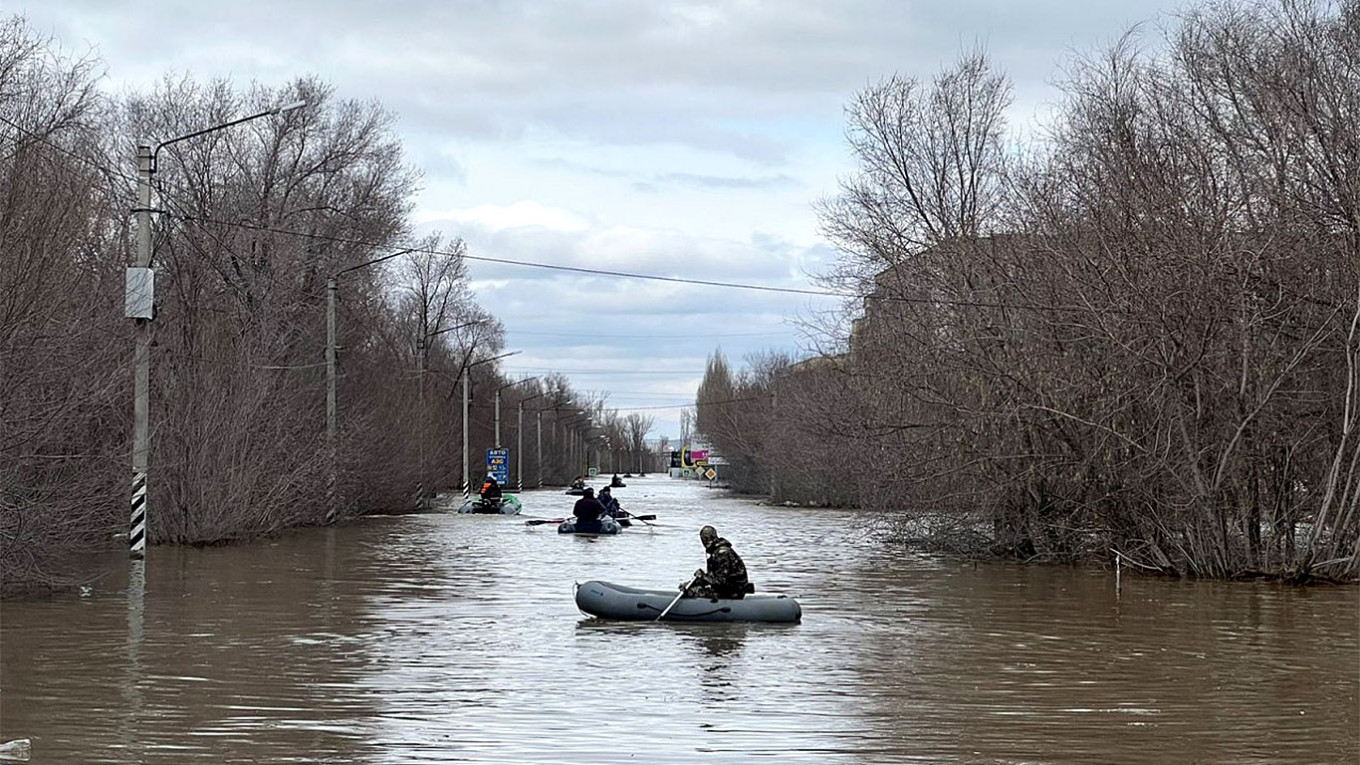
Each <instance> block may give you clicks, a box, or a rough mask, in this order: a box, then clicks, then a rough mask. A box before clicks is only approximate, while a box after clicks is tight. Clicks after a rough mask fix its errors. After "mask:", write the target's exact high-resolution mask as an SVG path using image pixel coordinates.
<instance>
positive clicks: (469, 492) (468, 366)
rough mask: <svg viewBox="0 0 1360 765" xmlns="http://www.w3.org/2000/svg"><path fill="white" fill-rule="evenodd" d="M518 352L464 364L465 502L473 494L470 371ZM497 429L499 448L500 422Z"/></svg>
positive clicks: (498, 408) (498, 412) (497, 413)
mask: <svg viewBox="0 0 1360 765" xmlns="http://www.w3.org/2000/svg"><path fill="white" fill-rule="evenodd" d="M518 353H520V351H510V352H509V353H502V354H501V355H499V356H492V357H491V358H489V359H482V360H481V361H474V362H472V363H471V364H464V365H463V501H464V502H466V501H467V500H468V499H469V498H471V496H472V483H471V482H470V480H469V479H470V477H471V476H470V475H469V465H468V458H469V454H468V408H469V404H470V402H471V399H470V398H469V396H468V377H469V375H470V373H471V371H472V368H473V367H475V366H479V365H481V364H489V363H491V362H493V361H500V360H501V359H504V358H508V357H510V356H514V355H516V354H518ZM498 392H499V391H498ZM497 402H498V403H497V406H496V419H497V420H498V421H499V419H500V406H499V399H497ZM496 430H497V433H496V446H497V447H498V448H499V447H500V440H501V437H500V433H499V431H500V425H499V422H498V424H497V426H496Z"/></svg>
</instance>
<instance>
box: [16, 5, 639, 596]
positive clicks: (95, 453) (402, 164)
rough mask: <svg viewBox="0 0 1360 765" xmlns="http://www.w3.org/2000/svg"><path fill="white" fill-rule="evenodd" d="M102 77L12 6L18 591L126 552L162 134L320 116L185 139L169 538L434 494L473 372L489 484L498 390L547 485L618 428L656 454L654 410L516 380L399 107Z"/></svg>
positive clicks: (158, 361)
mask: <svg viewBox="0 0 1360 765" xmlns="http://www.w3.org/2000/svg"><path fill="white" fill-rule="evenodd" d="M101 77H102V64H101V62H100V61H99V60H98V59H97V58H95V57H94V56H91V55H87V56H80V55H73V54H71V53H69V52H68V51H66V50H65V49H63V48H62V47H61V45H60V43H59V41H57V40H54V39H52V38H50V37H45V36H42V35H40V34H37V33H35V31H34V30H33V29H32V28H31V27H30V26H29V25H28V24H27V22H26V21H25V20H24V19H23V18H22V17H17V16H16V17H11V18H8V19H6V20H4V21H3V22H0V583H3V589H4V591H5V592H13V591H19V590H27V589H31V588H34V587H42V586H48V585H60V584H61V582H62V570H63V569H62V567H63V565H64V561H67V560H69V559H70V557H71V556H73V555H76V554H79V553H83V552H88V551H94V550H106V549H108V548H109V547H110V546H112V545H115V544H116V542H115V541H114V537H115V534H117V533H118V532H125V531H126V528H127V524H128V516H129V498H130V495H131V491H132V490H131V480H130V479H131V463H130V452H131V431H132V422H131V421H132V378H131V370H132V366H133V353H132V349H133V340H132V337H133V331H134V325H133V320H131V319H127V318H125V317H124V313H123V311H124V305H123V301H124V270H125V267H127V266H130V265H132V264H133V263H134V262H135V258H134V253H135V246H136V245H135V233H136V232H135V224H134V217H133V215H132V214H131V210H132V208H133V207H134V206H135V200H136V199H137V196H136V184H137V163H136V156H137V155H136V147H137V145H138V144H139V143H148V144H153V145H154V144H156V143H157V142H158V141H165V140H168V139H170V138H172V137H178V136H185V135H189V134H192V133H195V132H196V131H200V130H203V129H204V128H205V127H209V126H216V125H223V124H225V123H228V122H231V121H233V120H236V119H239V118H240V117H241V116H243V115H250V114H256V113H259V112H263V111H268V110H271V109H274V108H276V107H278V106H279V105H280V104H284V103H289V102H292V101H296V100H305V101H306V104H307V105H306V107H305V108H302V109H298V110H295V111H289V112H287V113H285V114H278V115H274V116H270V117H268V118H264V119H257V120H252V121H249V122H246V123H243V124H240V125H237V126H235V127H231V128H229V129H223V130H217V131H213V132H210V133H206V134H203V135H201V136H197V137H194V138H192V139H188V140H184V141H179V142H175V143H173V144H170V145H166V146H165V147H164V150H163V151H161V152H159V153H158V156H157V161H156V168H155V173H154V176H153V178H154V186H155V189H154V191H155V193H154V194H153V204H152V207H153V208H154V209H155V213H154V225H153V233H152V239H153V241H152V262H151V266H152V268H153V269H154V270H155V273H156V277H155V295H156V316H155V318H154V320H152V322H151V324H152V327H153V330H152V331H153V341H152V347H151V391H150V404H151V411H150V422H151V444H152V445H151V464H150V476H151V477H150V481H149V487H150V493H149V497H148V502H149V508H150V511H149V514H148V523H149V527H148V532H149V541H150V542H151V543H152V544H156V543H175V544H210V543H218V542H221V541H224V540H232V539H242V538H250V537H254V536H258V535H261V534H267V533H271V532H273V531H276V530H278V529H282V528H285V527H290V526H298V525H308V524H319V523H324V522H328V521H330V520H334V519H335V518H336V517H340V518H343V517H347V516H353V515H358V514H362V513H365V512H369V511H372V510H377V509H382V510H389V511H390V510H406V509H412V508H417V507H420V506H422V505H424V504H426V503H427V502H428V499H429V497H430V496H431V495H432V494H433V493H434V492H435V491H436V490H437V489H447V488H451V487H457V486H459V484H460V483H461V481H462V460H463V454H462V425H463V423H462V390H461V386H460V379H461V378H462V376H463V375H464V374H467V376H468V379H469V380H470V388H471V390H470V394H471V399H472V403H471V408H470V411H471V416H470V422H469V429H470V438H469V440H470V449H469V450H470V452H471V465H472V471H473V473H474V475H473V476H472V478H473V480H480V478H481V475H482V473H483V472H484V463H483V460H482V455H483V453H484V452H483V449H484V448H485V447H489V446H491V445H492V442H493V440H494V433H493V430H494V429H495V427H496V423H495V415H496V406H495V402H496V400H497V399H499V401H500V415H501V422H500V427H501V433H502V434H503V436H502V443H503V445H507V446H511V447H514V446H515V445H516V440H517V439H515V438H512V436H518V433H517V431H516V429H517V428H518V425H519V423H518V414H519V410H520V406H521V404H524V405H525V406H524V410H525V411H526V415H525V426H524V427H525V438H524V444H525V450H524V451H525V454H524V455H519V454H515V455H514V459H515V460H525V462H524V464H523V466H522V468H523V475H524V477H525V483H526V484H528V485H531V486H532V485H534V484H535V483H537V481H538V480H539V478H540V476H541V477H542V479H543V480H545V481H546V482H548V483H562V482H565V481H566V480H568V479H569V478H570V477H571V476H574V475H576V474H578V473H580V472H582V467H583V466H584V464H585V460H587V459H590V457H591V453H592V451H593V453H594V454H595V459H596V462H595V464H597V465H598V464H599V458H598V455H599V454H600V453H601V452H602V451H604V450H605V449H606V447H605V446H603V443H604V438H608V444H609V445H608V447H607V448H608V450H609V451H610V453H612V454H613V456H614V457H615V458H616V459H617V460H619V461H620V463H621V464H622V463H628V464H636V465H642V464H644V463H643V460H642V456H641V455H642V452H643V451H644V445H643V443H642V437H643V436H644V435H645V433H646V432H647V430H649V429H650V428H651V425H652V422H651V419H650V418H647V417H643V416H641V415H632V416H630V417H620V416H619V415H618V414H617V413H616V412H614V411H612V410H609V409H607V408H606V407H605V402H604V401H603V400H602V399H599V398H598V397H591V396H588V395H584V394H582V393H580V392H578V391H575V390H573V389H572V388H571V386H570V385H569V384H568V383H567V381H566V379H565V378H564V377H563V376H561V375H558V374H552V375H545V376H543V377H540V378H536V379H530V380H512V379H509V378H507V377H506V376H505V375H503V374H502V373H501V372H500V370H499V368H498V367H497V365H496V363H495V359H496V357H498V356H500V355H502V354H504V352H505V350H504V329H503V327H502V326H501V325H500V323H499V322H498V321H497V320H496V319H495V317H494V316H493V315H492V314H491V313H489V312H488V311H487V310H486V309H485V308H484V307H482V306H480V305H479V304H478V303H477V301H476V299H475V296H474V295H473V294H472V292H471V291H470V289H469V286H468V272H467V265H466V261H465V260H464V258H463V256H464V254H465V253H466V245H465V243H464V242H462V241H461V240H459V239H457V238H456V237H454V238H446V237H444V236H443V235H441V234H432V235H429V236H427V237H426V238H424V239H421V240H419V241H414V240H413V232H412V221H411V216H410V213H411V211H412V206H413V195H414V193H415V191H416V190H417V188H418V184H419V181H420V173H419V170H418V169H417V168H415V167H413V166H412V165H411V164H410V163H409V162H408V161H407V160H406V158H405V156H404V154H403V150H402V146H401V144H400V141H399V140H398V138H397V136H396V134H395V132H394V120H395V118H394V115H393V114H391V113H390V112H388V111H387V110H385V109H384V108H383V107H382V106H381V105H380V104H377V103H373V102H360V101H356V100H350V99H343V98H340V97H338V96H337V95H336V94H335V92H334V90H333V89H332V88H331V87H330V86H329V85H327V84H326V83H324V82H321V81H319V80H317V79H315V78H312V77H303V78H299V79H297V80H296V81H294V82H291V83H289V84H286V85H283V86H279V87H266V86H263V85H258V84H253V85H250V86H248V87H238V86H235V85H233V84H231V83H230V82H227V81H221V80H214V81H210V82H200V81H197V80H195V79H193V78H192V77H188V76H185V77H178V78H175V77H166V78H165V79H163V80H162V81H161V82H160V83H159V84H158V85H157V86H155V87H154V88H152V89H150V90H149V91H147V92H137V93H132V94H128V95H123V96H112V95H109V94H107V93H105V92H103V91H101V89H100V87H99V84H100V79H101ZM395 253H403V254H401V255H400V256H398V257H394V258H392V259H391V260H388V261H386V262H383V263H380V264H374V265H372V266H371V267H358V266H362V265H363V264H365V263H368V262H370V261H374V260H378V259H381V258H385V257H386V256H388V255H393V254H395ZM332 278H334V280H335V283H336V286H337V289H336V294H337V296H338V309H337V312H336V313H337V317H336V324H337V337H338V341H337V345H338V365H337V366H338V382H337V423H338V432H337V438H336V439H335V443H334V445H333V446H334V448H333V449H332V448H331V446H332V445H331V444H330V443H328V438H327V427H326V411H327V409H326V388H327V384H326V364H325V349H326V346H327V325H326V315H327V283H328V281H329V280H331V279H332ZM540 423H541V424H540ZM540 429H541V430H540ZM539 432H542V433H543V441H542V443H543V445H544V446H543V449H544V451H543V460H542V464H539V461H538V451H537V448H536V447H537V444H538V433H539ZM332 471H333V473H332ZM519 472H520V471H519V470H518V469H512V471H511V478H512V480H514V479H515V478H516V477H517V475H518V473H519ZM332 474H333V475H334V476H335V480H334V483H333V485H332V482H331V478H330V477H331V475H332Z"/></svg>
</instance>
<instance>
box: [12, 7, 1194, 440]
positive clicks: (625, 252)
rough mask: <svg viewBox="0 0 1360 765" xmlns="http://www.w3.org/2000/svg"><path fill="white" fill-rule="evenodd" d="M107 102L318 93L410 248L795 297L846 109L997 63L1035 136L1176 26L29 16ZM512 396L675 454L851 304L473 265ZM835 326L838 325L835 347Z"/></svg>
mask: <svg viewBox="0 0 1360 765" xmlns="http://www.w3.org/2000/svg"><path fill="white" fill-rule="evenodd" d="M6 6H8V7H7V8H4V9H0V10H3V12H5V13H11V12H17V13H19V14H21V15H24V16H26V17H27V19H28V21H29V23H30V25H31V26H33V27H34V28H35V29H36V30H38V31H39V32H43V33H48V34H51V35H54V36H55V37H56V38H57V39H58V40H59V41H60V43H61V44H62V45H63V46H64V47H66V48H67V49H68V50H72V51H75V52H82V53H83V52H85V51H86V50H90V51H92V52H94V53H96V54H97V55H98V56H99V57H100V58H101V59H102V60H103V61H104V64H105V66H106V70H107V74H106V76H105V79H104V87H105V88H106V89H107V90H109V91H110V92H113V93H121V92H125V91H130V90H149V89H150V88H151V87H152V86H153V85H154V84H155V82H156V81H157V80H159V79H160V78H162V77H164V76H165V75H166V74H176V75H178V74H189V75H192V76H193V77H195V78H197V79H200V80H207V79H210V78H214V77H227V78H230V79H231V80H232V81H233V82H235V83H237V84H238V85H240V86H242V87H245V86H247V85H249V84H250V83H251V82H252V81H258V82H260V83H262V84H265V85H269V86H280V85H284V84H286V83H288V82H290V81H292V80H294V79H296V78H297V77H300V76H304V75H317V76H319V77H320V78H322V79H323V80H325V81H327V82H328V83H329V84H331V85H332V86H333V87H334V88H335V89H336V91H337V95H339V96H341V97H344V98H355V99H360V100H364V101H369V100H372V101H376V102H379V103H381V104H382V105H383V106H385V107H386V108H387V109H389V110H390V111H392V112H393V113H394V114H395V115H396V118H397V123H396V125H397V128H396V129H397V132H398V134H399V135H400V137H401V139H402V141H403V144H404V147H405V150H406V152H407V157H408V161H409V162H410V163H411V164H413V165H414V166H416V167H418V168H420V169H421V170H422V171H423V174H424V180H423V186H422V189H421V191H420V193H419V195H418V196H417V198H416V200H415V212H414V220H415V223H416V224H417V230H418V232H421V233H424V232H430V231H440V232H442V233H443V234H444V235H446V236H447V237H461V238H462V239H464V240H465V241H466V242H467V244H468V248H469V249H468V254H469V255H472V256H479V257H487V258H497V259H508V260H516V261H529V262H533V263H541V264H549V265H556V266H569V267H577V268H587V269H602V270H609V271H620V272H628V273H639V274H650V275H656V276H667V277H683V278H689V279H699V280H708V281H720V282H733V283H740V284H748V285H756V286H762V287H775V288H786V289H794V290H799V289H802V290H818V289H821V287H819V285H818V284H817V282H816V281H815V279H816V276H817V275H818V274H822V273H825V272H826V271H827V270H828V269H829V267H830V266H831V265H832V264H834V262H835V261H836V259H837V253H836V251H835V249H834V248H833V247H832V246H831V245H830V244H828V243H827V241H826V240H825V239H824V238H823V237H822V236H820V234H819V228H818V220H817V215H816V212H815V210H814V204H815V203H816V201H817V200H819V199H823V198H827V197H830V196H834V195H835V194H836V193H837V190H838V183H839V180H840V179H842V178H845V177H848V176H849V175H851V174H852V173H853V172H854V170H855V164H854V161H853V158H852V157H851V155H850V153H849V150H848V148H847V146H846V142H845V137H844V130H845V119H844V107H845V106H846V105H847V104H848V103H849V102H850V100H851V99H852V98H853V97H854V95H855V94H856V93H857V92H859V91H861V90H863V89H864V88H866V87H868V86H870V85H872V84H874V83H877V82H878V81H879V80H881V79H883V78H885V77H888V76H890V75H893V74H901V75H905V76H913V77H918V78H920V79H922V80H927V81H928V80H929V79H930V78H931V77H932V76H933V75H934V74H935V73H937V72H938V71H939V70H940V69H941V68H942V67H944V66H946V65H948V64H949V63H950V62H952V61H953V60H955V59H956V58H957V57H958V55H959V54H960V52H961V51H964V50H967V49H972V48H974V47H978V46H980V47H982V48H983V49H985V50H986V51H987V53H988V54H989V55H990V56H991V58H992V60H993V62H994V63H995V64H996V65H997V67H998V69H1000V70H1001V71H1002V72H1004V73H1006V74H1007V75H1008V76H1009V77H1010V79H1011V81H1012V87H1013V93H1014V103H1013V105H1012V107H1011V110H1010V113H1009V115H1008V117H1009V119H1010V121H1011V123H1012V124H1013V125H1015V126H1017V127H1018V128H1020V129H1023V130H1037V129H1039V126H1041V125H1042V124H1043V121H1044V118H1045V115H1046V114H1047V113H1048V111H1049V110H1050V109H1051V108H1052V107H1053V106H1054V104H1055V103H1056V102H1057V100H1058V99H1059V97H1060V93H1059V91H1058V90H1057V89H1056V88H1055V87H1054V85H1053V83H1054V82H1055V81H1056V80H1057V79H1058V78H1059V77H1060V76H1061V69H1062V65H1063V63H1064V61H1066V60H1068V59H1069V58H1070V56H1071V55H1073V54H1074V53H1084V52H1090V51H1092V50H1096V49H1098V48H1100V47H1103V46H1105V45H1108V44H1109V43H1111V42H1112V41H1113V40H1115V39H1116V38H1117V37H1119V36H1120V35H1121V34H1122V33H1123V32H1124V31H1125V30H1127V29H1128V28H1129V27H1130V26H1131V25H1134V24H1138V23H1142V22H1149V21H1151V22H1154V26H1155V22H1156V21H1157V20H1158V19H1162V20H1165V19H1166V18H1167V15H1166V14H1170V13H1174V12H1176V11H1177V10H1178V9H1179V8H1181V7H1183V6H1182V3H1181V2H1173V1H1172V0H1149V1H1148V2H1137V1H1136V0H1134V1H1130V0H1029V1H1027V2H1021V1H1015V2H1012V1H1010V0H953V1H952V2H951V1H947V0H934V1H931V2H923V1H917V0H763V1H762V0H707V1H704V2H680V1H677V0H387V1H386V2H382V3H373V2H358V1H357V0H324V1H323V0H270V1H269V2H261V1H259V0H235V1H234V2H230V3H186V2H172V1H171V0H18V3H17V7H15V5H14V3H13V2H11V3H7V4H6ZM470 272H471V275H472V288H473V292H474V293H475V294H476V296H477V299H478V302H479V303H480V304H481V305H482V306H483V307H484V308H486V309H487V310H489V311H490V312H491V313H492V314H493V315H495V316H496V317H497V318H498V319H500V320H501V321H502V323H503V324H504V325H505V328H506V350H507V351H518V353H517V354H516V355H515V356H513V357H510V358H507V359H505V360H504V361H503V362H501V365H502V367H501V368H502V371H503V373H505V374H507V375H508V376H510V377H511V378H512V379H513V378H521V377H531V376H538V375H543V374H547V373H549V372H561V373H563V374H565V375H566V376H567V378H568V379H569V380H570V381H571V384H572V386H573V388H575V389H576V390H577V391H580V392H583V393H586V394H590V395H595V396H597V397H600V396H603V397H605V400H606V406H608V407H610V408H614V409H617V410H618V411H619V413H620V414H624V415H626V414H630V413H632V412H640V413H643V414H645V415H648V416H651V417H652V418H654V420H655V426H654V428H653V430H652V432H651V436H652V437H656V436H662V435H664V436H668V437H669V438H670V439H671V440H672V442H674V441H676V440H677V439H678V438H679V436H680V434H681V415H680V412H681V410H682V408H683V407H685V406H686V405H692V404H693V401H694V394H695V391H696V390H697V388H698V385H699V382H700V381H701V379H702V377H703V372H704V367H705V363H706V361H707V359H708V358H709V357H710V355H711V354H712V353H713V352H714V351H715V350H719V349H721V351H722V352H723V354H724V355H725V356H726V357H727V358H728V360H729V361H730V362H732V364H733V365H734V366H735V367H738V368H739V367H740V366H741V365H742V362H743V360H744V359H745V358H746V357H747V356H748V355H749V354H752V353H758V352H762V351H777V352H785V353H788V354H791V355H793V356H794V357H796V358H797V357H804V356H807V355H811V354H814V353H816V352H817V349H818V348H825V347H828V343H831V344H834V342H835V339H836V338H835V335H834V333H833V334H832V335H830V336H827V335H823V334H821V333H820V331H819V330H816V329H812V328H815V327H819V326H823V325H824V324H825V322H824V320H823V319H824V317H825V316H827V315H828V313H830V314H835V312H836V311H837V310H838V309H842V308H844V306H845V301H843V300H841V299H838V298H834V297H819V296H811V295H800V294H793V293H780V292H770V291H756V290H740V289H731V288H723V287H713V286H700V285H688V284H679V283H673V282H662V281H644V280H635V279H626V278H616V277H605V276H598V275H588V274H582V273H577V272H571V271H561V270H551V269H544V268H534V267H525V266H515V265H508V264H500V263H492V262H485V261H479V262H472V263H471V264H470ZM833 326H834V325H833Z"/></svg>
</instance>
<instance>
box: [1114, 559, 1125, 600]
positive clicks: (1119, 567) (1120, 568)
mask: <svg viewBox="0 0 1360 765" xmlns="http://www.w3.org/2000/svg"><path fill="white" fill-rule="evenodd" d="M1123 573H1124V559H1123V557H1122V556H1120V554H1119V552H1118V551H1115V554H1114V596H1115V597H1116V598H1118V597H1119V593H1120V589H1121V582H1120V581H1119V578H1120V575H1121V574H1123Z"/></svg>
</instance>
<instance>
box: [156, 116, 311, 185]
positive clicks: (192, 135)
mask: <svg viewBox="0 0 1360 765" xmlns="http://www.w3.org/2000/svg"><path fill="white" fill-rule="evenodd" d="M306 105H307V102H306V101H294V102H292V103H289V104H284V105H283V106H276V107H274V108H273V109H267V110H265V111H262V112H260V113H259V114H252V115H250V116H249V117H241V118H240V119H234V120H232V121H231V122H224V123H222V124H221V125H213V126H212V127H207V128H203V129H202V130H195V131H194V132H192V133H188V134H187V135H182V136H180V137H178V138H171V139H170V140H168V141H161V142H160V143H158V144H156V149H155V150H154V151H152V152H151V172H153V173H154V172H156V157H157V155H159V154H160V153H161V149H164V148H165V147H167V146H169V145H171V144H176V143H179V142H180V141H187V140H189V139H190V138H197V137H199V136H201V135H207V134H208V133H215V132H217V131H218V130H225V129H226V128H229V127H234V126H236V125H239V124H241V123H242V122H250V121H251V120H257V119H259V118H261V117H268V116H269V115H271V114H284V113H285V112H291V111H293V110H294V109H301V108H302V107H304V106H306Z"/></svg>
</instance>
